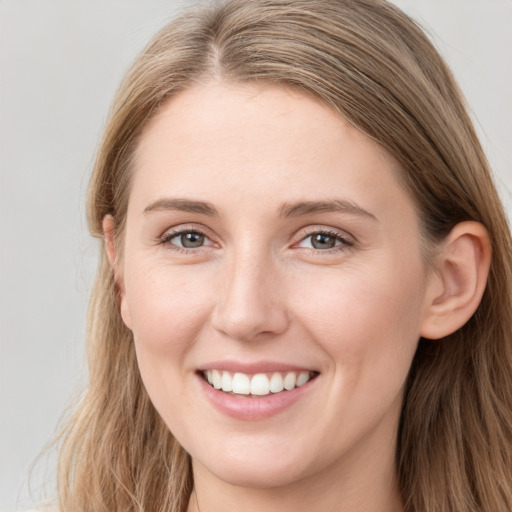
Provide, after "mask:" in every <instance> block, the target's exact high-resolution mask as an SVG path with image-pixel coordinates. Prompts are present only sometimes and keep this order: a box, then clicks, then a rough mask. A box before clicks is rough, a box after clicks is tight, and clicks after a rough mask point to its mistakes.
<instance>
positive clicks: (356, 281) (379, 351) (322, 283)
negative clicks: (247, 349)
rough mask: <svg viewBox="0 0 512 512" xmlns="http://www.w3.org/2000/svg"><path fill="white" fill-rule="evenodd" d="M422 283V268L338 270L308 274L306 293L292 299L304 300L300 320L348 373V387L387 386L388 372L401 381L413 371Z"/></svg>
mask: <svg viewBox="0 0 512 512" xmlns="http://www.w3.org/2000/svg"><path fill="white" fill-rule="evenodd" d="M408 270H410V271H408ZM412 275H414V278H412ZM422 281H423V279H422V270H421V268H420V267H419V266H418V268H417V269H413V268H410V269H407V268H405V272H402V271H400V269H398V268H397V267H396V266H395V265H392V264H389V265H383V266H382V267H381V269H380V270H379V272H376V270H375V267H373V268H360V269H353V268H352V269H348V268H347V269H339V270H338V269H336V270H335V272H329V273H326V274H325V276H319V275H318V274H317V275H316V276H314V279H313V276H310V277H308V276H307V275H306V276H303V278H302V279H300V280H299V281H297V282H296V283H295V286H297V287H298V288H299V287H300V288H301V289H302V293H299V291H298V289H297V291H296V292H292V295H294V296H296V297H300V299H299V300H297V302H296V310H297V311H299V313H298V314H297V318H300V319H301V321H302V323H303V326H304V327H305V328H306V329H307V330H308V331H309V332H310V333H311V336H312V337H313V338H314V339H315V340H316V341H317V343H319V344H320V345H322V348H323V349H324V351H325V352H326V353H327V354H328V355H329V356H330V358H331V360H332V362H333V364H335V365H337V366H338V367H340V368H341V369H343V371H342V372H340V375H343V378H344V381H345V384H346V383H347V382H350V383H352V384H353V385H356V383H358V382H363V381H364V382H365V383H369V384H370V383H371V382H373V381H375V382H377V383H378V382H379V379H380V381H381V382H383V381H384V382H385V381H386V375H385V374H386V373H388V372H392V373H393V374H400V379H402V378H404V376H405V375H404V374H406V373H407V372H408V369H409V366H410V363H411V360H412V357H413V355H414V352H415V349H416V346H417V342H418V340H419V331H420V319H421V305H422V302H423V301H422V297H423V284H422ZM305 289H307V290H308V293H307V294H304V290H305ZM382 379H383V380H382ZM357 385H359V384H357Z"/></svg>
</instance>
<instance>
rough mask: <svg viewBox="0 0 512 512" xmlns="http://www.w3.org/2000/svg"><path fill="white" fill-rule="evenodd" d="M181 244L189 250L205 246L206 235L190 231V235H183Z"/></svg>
mask: <svg viewBox="0 0 512 512" xmlns="http://www.w3.org/2000/svg"><path fill="white" fill-rule="evenodd" d="M180 242H181V245H182V246H183V247H186V248H187V249H193V248H195V247H201V246H202V245H203V244H204V235H202V234H201V233H195V232H193V231H189V232H188V233H183V234H182V235H181V237H180Z"/></svg>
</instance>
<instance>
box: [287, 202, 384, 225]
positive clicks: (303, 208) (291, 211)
mask: <svg viewBox="0 0 512 512" xmlns="http://www.w3.org/2000/svg"><path fill="white" fill-rule="evenodd" d="M324 212H338V213H348V214H350V215H358V216H362V217H367V218H369V219H372V220H375V221H377V217H375V215H373V213H370V212H369V211H367V210H365V209H364V208H361V207H360V206H358V205H357V204H355V203H353V202H351V201H346V200H343V199H332V200H329V201H298V202H296V203H285V204H284V205H283V207H282V208H281V210H280V212H279V216H280V217H296V216H300V215H308V214H312V213H324Z"/></svg>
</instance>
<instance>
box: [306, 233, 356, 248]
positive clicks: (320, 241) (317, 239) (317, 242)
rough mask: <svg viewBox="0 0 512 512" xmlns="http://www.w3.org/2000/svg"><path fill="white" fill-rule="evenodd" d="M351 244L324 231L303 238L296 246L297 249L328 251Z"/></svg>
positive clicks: (336, 235)
mask: <svg viewBox="0 0 512 512" xmlns="http://www.w3.org/2000/svg"><path fill="white" fill-rule="evenodd" d="M351 245H352V243H351V242H349V241H348V240H346V239H345V238H343V237H342V236H340V235H339V234H337V233H329V232H325V231H319V232H316V233H311V234H310V235H308V236H307V237H305V238H303V239H302V240H301V242H300V243H299V244H298V246H299V247H306V248H309V249H317V250H324V251H325V250H329V249H334V248H336V247H339V246H351Z"/></svg>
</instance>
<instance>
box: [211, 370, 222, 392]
mask: <svg viewBox="0 0 512 512" xmlns="http://www.w3.org/2000/svg"><path fill="white" fill-rule="evenodd" d="M212 381H213V387H214V388H215V389H220V388H222V377H221V374H220V372H219V370H212Z"/></svg>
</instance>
